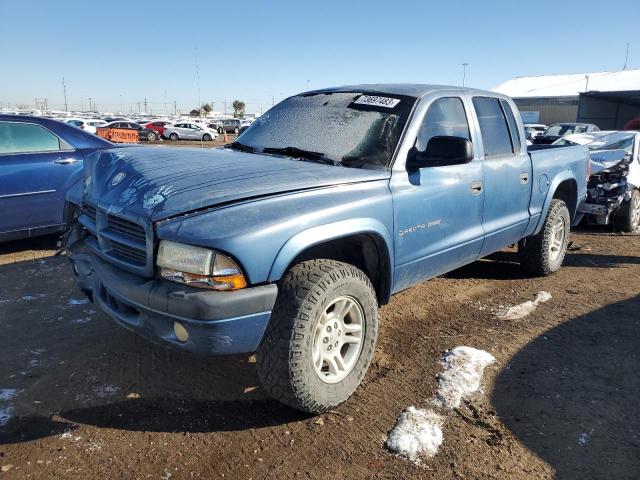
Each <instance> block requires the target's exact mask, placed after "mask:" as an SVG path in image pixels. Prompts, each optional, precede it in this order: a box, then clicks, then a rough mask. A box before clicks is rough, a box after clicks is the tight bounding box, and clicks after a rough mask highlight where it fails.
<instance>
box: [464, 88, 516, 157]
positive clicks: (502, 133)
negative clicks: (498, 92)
mask: <svg viewBox="0 0 640 480" xmlns="http://www.w3.org/2000/svg"><path fill="white" fill-rule="evenodd" d="M473 106H474V108H475V110H476V115H477V116H478V123H479V124H480V134H481V135H482V143H483V145H484V155H485V157H496V156H501V155H511V154H513V151H512V147H511V137H510V135H509V127H508V126H507V120H506V119H505V117H504V113H503V112H502V108H501V107H500V101H499V100H498V99H497V98H491V97H474V99H473Z"/></svg>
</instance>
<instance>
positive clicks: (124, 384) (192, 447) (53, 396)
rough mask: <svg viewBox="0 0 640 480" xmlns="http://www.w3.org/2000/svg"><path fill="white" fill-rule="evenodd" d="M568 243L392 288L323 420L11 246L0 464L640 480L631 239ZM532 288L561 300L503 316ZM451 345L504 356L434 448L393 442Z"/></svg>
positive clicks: (52, 473)
mask: <svg viewBox="0 0 640 480" xmlns="http://www.w3.org/2000/svg"><path fill="white" fill-rule="evenodd" d="M572 240H573V241H574V242H575V243H576V244H578V246H579V247H582V248H581V249H579V250H574V251H571V252H569V254H568V255H567V258H566V260H565V266H564V268H563V269H562V270H561V271H560V272H558V273H557V274H555V275H553V276H551V277H548V278H529V277H527V276H525V275H523V274H522V273H521V272H520V270H519V269H518V266H517V265H515V264H514V263H513V262H514V260H515V258H514V255H513V253H512V252H509V251H507V252H500V253H498V254H495V255H493V256H492V257H491V258H489V259H485V260H482V261H479V262H476V263H474V264H472V265H470V266H467V267H465V268H462V269H460V270H457V271H455V272H453V273H451V274H449V275H446V276H444V277H441V278H437V279H435V280H432V281H430V282H427V283H425V284H422V285H420V286H417V287H414V288H412V289H410V290H407V291H405V292H402V293H400V294H398V295H396V296H395V297H394V298H393V299H392V301H391V303H390V304H389V305H387V306H385V307H384V308H382V309H381V311H380V316H381V329H380V330H381V331H380V337H379V342H378V346H377V351H376V356H375V360H374V363H373V365H372V367H371V369H370V370H369V373H368V374H367V377H366V380H365V382H364V384H363V385H362V386H361V387H360V388H359V389H358V391H357V392H356V394H355V395H354V396H353V397H352V399H351V400H349V401H348V402H347V403H346V404H344V405H342V406H340V407H339V408H337V409H336V410H335V411H332V412H330V413H327V414H325V415H322V416H320V417H310V416H306V415H303V414H301V413H298V412H295V411H292V410H290V409H287V408H285V407H283V406H281V405H279V404H278V403H276V402H274V401H272V400H270V399H269V398H268V397H267V396H266V395H265V394H264V392H263V390H262V388H261V387H260V386H259V384H258V380H257V377H256V373H255V370H254V365H253V362H254V360H253V358H252V357H245V356H243V357H233V358H203V357H197V356H192V355H188V354H184V353H180V352H175V351H172V350H167V349H165V348H162V347H158V346H155V345H152V344H150V343H148V342H146V341H144V340H142V339H141V338H138V337H137V336H136V335H134V334H132V333H130V332H128V331H127V330H124V329H123V328H121V327H119V326H117V325H116V324H115V323H114V322H113V321H111V320H110V319H109V318H107V317H106V316H105V315H104V314H102V313H100V312H98V311H96V309H95V308H94V306H93V305H91V304H88V303H84V302H83V297H82V295H81V293H80V292H79V291H78V290H77V289H76V288H75V287H74V285H73V282H72V279H71V275H70V273H69V267H68V265H67V261H66V259H65V258H64V257H52V254H53V250H54V246H55V238H51V237H47V238H43V239H40V240H31V241H21V242H14V243H9V244H3V245H1V246H0V412H3V411H4V413H5V415H7V416H10V418H8V417H5V419H7V418H8V423H7V424H6V425H5V426H4V427H0V465H1V466H2V473H0V477H1V478H3V479H4V478H7V479H13V478H16V479H18V478H19V479H23V478H41V479H50V478H77V479H89V478H91V479H93V478H110V479H118V478H126V479H128V478H157V479H169V478H172V479H190V478H225V479H245V480H247V479H288V478H312V479H323V480H327V479H344V478H348V479H360V478H374V479H383V478H384V479H400V478H402V479H405V478H424V479H427V478H429V479H430V478H434V479H451V478H467V479H480V478H482V479H485V478H499V479H546V478H560V479H566V478H580V479H595V478H603V479H605V478H606V479H624V478H629V479H631V478H639V476H640V417H639V416H638V412H639V411H640V396H639V395H638V392H639V391H640V376H639V375H638V371H639V370H640V354H639V352H640V295H639V292H640V237H639V236H622V235H618V234H612V233H611V232H610V230H608V229H594V230H581V231H579V232H578V233H574V234H572ZM541 290H545V291H547V292H549V293H551V295H552V296H553V298H552V300H550V301H549V302H547V303H544V304H541V305H540V306H539V307H538V309H537V310H536V311H535V312H534V313H533V314H531V315H530V316H528V317H526V318H523V319H520V320H504V319H500V318H498V317H497V316H496V315H495V312H496V311H497V310H499V309H500V308H501V307H504V306H508V305H513V304H518V303H520V302H523V301H526V300H530V299H532V298H533V296H534V295H535V293H536V292H538V291H541ZM457 345H468V346H472V347H476V348H481V349H484V350H487V351H489V352H490V353H492V354H493V355H494V356H495V357H496V360H497V361H496V363H495V364H493V365H492V366H490V367H489V368H488V369H487V371H486V374H485V382H484V384H485V385H484V393H482V394H479V395H478V396H477V397H476V398H474V399H473V400H471V401H469V402H466V403H465V404H464V405H463V406H462V407H461V408H460V409H458V410H456V411H455V412H454V413H453V414H452V415H451V416H450V417H449V419H448V420H447V422H446V423H445V425H444V429H443V431H444V442H443V445H442V446H441V448H440V451H439V452H438V454H437V455H436V456H435V457H433V458H431V459H429V460H426V461H424V462H423V463H422V465H415V464H413V463H411V462H409V461H407V460H405V459H402V458H398V457H396V456H395V455H393V454H391V453H389V452H388V451H386V450H385V448H384V440H385V438H386V435H387V433H388V431H389V430H390V429H391V428H392V427H393V425H394V422H395V420H396V417H397V416H398V415H399V414H400V412H401V411H402V410H403V409H404V408H405V407H407V406H409V405H416V406H424V405H425V404H426V402H427V401H428V399H429V398H430V397H432V396H433V395H434V392H435V390H436V381H437V380H436V378H437V377H436V376H437V374H438V372H439V371H440V369H441V367H440V365H439V363H438V359H439V357H440V355H441V354H442V352H444V351H445V350H447V349H449V348H452V347H455V346H457ZM3 389H4V390H3ZM13 390H15V395H13V394H12V392H13ZM2 392H5V393H4V394H3V393H2ZM7 392H9V393H7ZM0 415H1V413H0Z"/></svg>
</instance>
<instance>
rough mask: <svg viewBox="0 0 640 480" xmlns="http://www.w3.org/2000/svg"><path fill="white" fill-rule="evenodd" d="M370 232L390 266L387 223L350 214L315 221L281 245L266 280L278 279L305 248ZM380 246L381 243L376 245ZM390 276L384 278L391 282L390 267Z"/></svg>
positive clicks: (391, 254)
mask: <svg viewBox="0 0 640 480" xmlns="http://www.w3.org/2000/svg"><path fill="white" fill-rule="evenodd" d="M361 234H371V235H375V236H377V237H379V238H380V239H381V240H382V244H383V245H384V250H385V251H384V252H382V253H383V254H385V255H386V256H387V258H388V262H389V266H392V265H393V264H394V260H393V248H392V247H391V246H392V245H393V239H392V237H391V234H390V233H389V230H388V229H387V227H386V226H385V225H384V224H383V223H382V222H380V221H379V220H376V219H375V218H353V219H348V220H341V221H338V222H334V223H328V224H325V225H318V226H316V227H312V228H309V229H307V230H304V231H302V232H299V233H297V234H296V235H294V236H293V237H291V238H290V239H289V240H287V242H285V244H284V245H283V246H282V248H281V249H280V251H279V252H278V254H277V255H276V258H275V260H274V262H273V265H272V266H271V270H270V272H269V281H270V282H275V281H278V280H280V278H281V277H282V275H283V274H284V272H285V271H286V270H287V268H288V267H289V265H290V264H291V262H292V261H293V260H294V259H295V258H296V257H297V256H298V255H300V254H301V253H302V252H303V251H305V250H306V249H308V248H310V247H313V246H314V245H318V244H320V243H324V242H327V241H330V240H336V239H338V238H344V237H348V236H350V235H361ZM379 248H380V247H379ZM389 273H390V274H389V278H388V279H386V280H385V281H386V282H388V284H389V286H390V285H391V284H392V282H393V278H392V276H393V268H390V269H389Z"/></svg>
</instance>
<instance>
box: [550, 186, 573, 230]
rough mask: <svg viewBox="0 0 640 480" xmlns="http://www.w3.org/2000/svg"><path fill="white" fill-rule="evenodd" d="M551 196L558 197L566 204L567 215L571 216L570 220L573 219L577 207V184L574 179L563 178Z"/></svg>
mask: <svg viewBox="0 0 640 480" xmlns="http://www.w3.org/2000/svg"><path fill="white" fill-rule="evenodd" d="M553 198H557V199H560V200H562V201H563V202H564V203H566V204H567V208H568V209H569V215H570V216H571V220H573V218H574V216H575V214H576V209H577V207H578V205H577V202H578V186H577V184H576V182H575V180H565V181H563V182H562V183H560V185H558V188H556V191H555V192H554V194H553Z"/></svg>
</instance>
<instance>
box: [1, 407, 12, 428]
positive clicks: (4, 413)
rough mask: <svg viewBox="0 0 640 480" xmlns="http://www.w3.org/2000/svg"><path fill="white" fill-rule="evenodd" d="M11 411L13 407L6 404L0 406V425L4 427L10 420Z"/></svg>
mask: <svg viewBox="0 0 640 480" xmlns="http://www.w3.org/2000/svg"><path fill="white" fill-rule="evenodd" d="M12 412H13V407H12V406H11V405H8V406H6V407H0V427H4V426H5V425H6V424H7V423H9V420H11V414H12Z"/></svg>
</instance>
